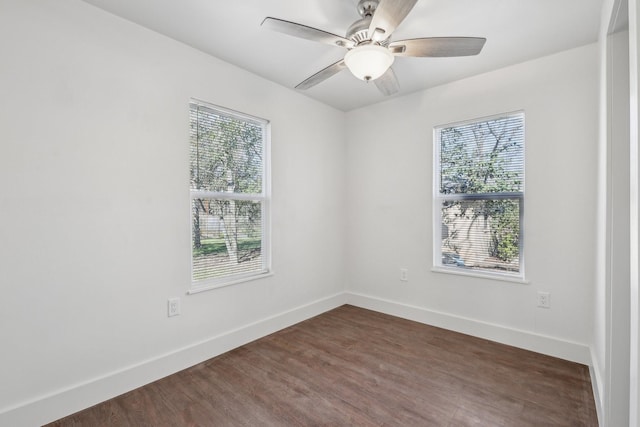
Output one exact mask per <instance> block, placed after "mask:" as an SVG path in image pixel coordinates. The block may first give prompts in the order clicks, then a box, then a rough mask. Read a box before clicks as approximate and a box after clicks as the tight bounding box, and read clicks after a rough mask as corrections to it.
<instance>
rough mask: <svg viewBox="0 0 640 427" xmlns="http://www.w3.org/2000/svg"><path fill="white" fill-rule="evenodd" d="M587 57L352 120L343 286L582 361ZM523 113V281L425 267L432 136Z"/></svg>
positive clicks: (587, 242) (526, 67)
mask: <svg viewBox="0 0 640 427" xmlns="http://www.w3.org/2000/svg"><path fill="white" fill-rule="evenodd" d="M597 53H598V51H597V46H596V45H589V46H585V47H581V48H577V49H573V50H570V51H566V52H563V53H559V54H556V55H553V56H549V57H544V58H541V59H537V60H534V61H530V62H526V63H522V64H519V65H515V66H511V67H508V68H504V69H501V70H498V71H494V72H490V73H487V74H483V75H479V76H476V77H472V78H469V79H465V80H461V81H457V82H454V83H451V84H447V85H444V86H440V87H436V88H433V89H430V90H427V91H424V92H419V93H415V94H413V95H410V96H406V97H402V98H398V99H393V100H390V101H388V102H385V103H381V104H377V105H374V106H371V107H367V108H363V109H360V110H356V111H352V112H350V113H348V114H347V135H348V137H347V141H348V152H347V155H348V158H347V164H348V166H349V169H348V177H347V182H348V183H349V188H348V192H347V200H348V213H349V220H348V230H349V231H348V238H347V242H348V243H347V258H348V259H349V265H348V268H347V287H348V290H349V291H350V292H352V293H354V294H356V295H361V296H362V297H363V299H364V300H365V301H369V303H370V304H371V305H372V306H376V305H377V306H380V307H395V308H396V309H395V312H399V313H402V312H403V309H402V307H404V308H406V310H405V312H406V313H409V312H412V313H422V318H423V319H427V321H429V322H432V323H433V322H436V323H439V324H440V326H444V327H448V328H451V329H458V330H462V331H463V332H467V333H472V334H474V335H485V336H488V337H491V338H492V339H497V340H501V341H503V342H508V343H511V344H514V345H519V346H521V347H525V348H532V349H534V350H537V351H542V352H546V353H551V354H556V355H558V356H561V357H565V358H568V359H573V360H578V361H581V362H583V363H588V362H589V354H588V350H587V349H588V345H589V342H590V339H591V313H592V311H591V310H592V299H591V298H592V291H593V288H594V285H593V283H594V277H593V276H594V274H593V269H592V265H593V262H594V259H595V242H596V240H595V237H596V234H595V231H596V229H595V218H596V216H595V213H596V192H595V191H594V189H595V186H596V175H595V170H596V155H597V117H598V116H597V111H598V108H597V106H598V91H597V88H598V79H597V76H598V55H597ZM521 109H522V110H524V111H525V115H526V118H525V120H526V143H525V145H526V148H525V149H526V189H525V192H526V193H525V219H524V220H525V228H524V233H525V236H524V250H525V263H526V279H527V280H528V281H529V284H517V283H507V282H500V281H494V280H487V279H480V278H470V277H463V276H457V275H448V274H442V273H435V272H431V271H430V269H431V266H432V241H433V239H432V210H431V206H432V182H433V171H432V163H433V159H432V144H433V142H432V130H433V127H434V126H436V125H441V124H447V123H451V122H456V121H461V120H466V119H472V118H477V117H483V116H488V115H493V114H497V113H502V112H509V111H515V110H521ZM400 267H406V268H408V269H409V281H408V282H406V283H402V282H400V281H399V268H400ZM538 291H547V292H550V293H551V308H550V309H542V308H537V307H536V294H537V292H538ZM391 311H393V310H391ZM415 317H416V318H419V317H420V315H419V314H416V315H415ZM541 337H542V338H549V339H550V341H548V342H547V344H549V343H550V342H552V343H553V345H552V346H550V347H548V348H546V347H544V345H546V344H544V341H545V340H544V339H542V340H539V339H540V338H541Z"/></svg>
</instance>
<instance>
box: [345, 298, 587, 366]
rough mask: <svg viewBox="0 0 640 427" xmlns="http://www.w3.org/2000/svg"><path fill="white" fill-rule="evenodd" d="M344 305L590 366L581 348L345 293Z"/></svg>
mask: <svg viewBox="0 0 640 427" xmlns="http://www.w3.org/2000/svg"><path fill="white" fill-rule="evenodd" d="M347 304H351V305H355V306H357V307H362V308H366V309H369V310H374V311H378V312H381V313H386V314H390V315H392V316H397V317H401V318H403V319H408V320H413V321H416V322H420V323H424V324H427V325H431V326H437V327H439V328H444V329H448V330H451V331H455V332H460V333H463V334H467V335H472V336H474V337H478V338H484V339H487V340H490V341H496V342H499V343H502V344H507V345H510V346H514V347H518V348H522V349H525V350H530V351H535V352H537V353H542V354H546V355H549V356H554V357H558V358H561V359H565V360H570V361H572V362H577V363H582V364H584V365H587V366H591V354H590V351H589V347H587V346H586V345H583V344H578V343H575V342H570V341H565V340H561V339H558V338H554V337H550V336H546V335H540V334H535V333H532V332H527V331H522V330H518V329H513V328H508V327H505V326H501V325H496V324H492V323H487V322H480V321H478V320H474V319H469V318H465V317H461V316H455V315H452V314H447V313H441V312H437V311H433V310H428V309H426V308H422V307H416V306H412V305H408V304H402V303H399V302H395V301H390V300H385V299H381V298H377V297H372V296H368V295H363V294H358V293H352V292H347Z"/></svg>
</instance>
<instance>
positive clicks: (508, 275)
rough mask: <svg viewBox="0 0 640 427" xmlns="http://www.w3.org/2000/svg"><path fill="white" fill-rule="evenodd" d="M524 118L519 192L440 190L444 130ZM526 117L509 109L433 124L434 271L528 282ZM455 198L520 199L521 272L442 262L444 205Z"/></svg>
mask: <svg viewBox="0 0 640 427" xmlns="http://www.w3.org/2000/svg"><path fill="white" fill-rule="evenodd" d="M518 116H519V117H521V118H522V126H523V129H522V133H523V138H524V141H523V148H522V149H523V156H524V157H523V164H522V191H519V192H494V193H469V194H465V193H462V194H461V193H455V194H445V193H441V192H440V189H441V173H440V172H441V171H440V160H441V159H440V154H441V148H442V146H441V140H440V134H441V132H440V131H441V130H443V129H448V128H452V127H458V126H466V125H470V124H475V123H483V122H489V121H494V120H498V119H504V118H510V117H518ZM526 139H527V138H526V117H525V112H524V110H517V111H511V112H506V113H499V114H494V115H491V116H485V117H478V118H472V119H468V120H463V121H459V122H452V123H447V124H443V125H437V126H434V128H433V162H432V165H433V189H432V191H433V197H432V208H433V221H432V223H433V263H432V268H431V271H433V272H437V273H446V274H454V275H461V276H469V277H477V278H485V279H492V280H499V281H506V282H515V283H528V281H527V280H526V279H525V256H524V254H525V247H524V241H525V227H524V224H525V215H524V212H525V210H524V205H525V194H526V192H525V189H526V188H525V187H526ZM455 200H518V206H519V209H518V210H519V212H518V213H519V236H518V267H519V271H518V272H507V271H498V270H496V271H491V270H487V269H471V268H468V269H465V268H461V267H458V266H450V265H446V264H443V263H442V206H443V203H444V202H446V201H455Z"/></svg>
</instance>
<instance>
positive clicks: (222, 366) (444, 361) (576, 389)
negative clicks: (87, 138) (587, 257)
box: [50, 305, 598, 427]
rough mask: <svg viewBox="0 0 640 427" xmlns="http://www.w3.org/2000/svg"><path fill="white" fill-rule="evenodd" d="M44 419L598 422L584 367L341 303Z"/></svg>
mask: <svg viewBox="0 0 640 427" xmlns="http://www.w3.org/2000/svg"><path fill="white" fill-rule="evenodd" d="M50 425H51V426H136V427H140V426H321V425H327V426H328V425H331V426H345V425H363V426H369V425H389V426H392V425H394V426H470V425H477V426H518V427H520V426H597V425H598V423H597V417H596V411H595V406H594V400H593V394H592V389H591V381H590V378H589V370H588V368H587V367H586V366H584V365H580V364H576V363H572V362H567V361H564V360H561V359H556V358H553V357H549V356H544V355H541V354H538V353H532V352H529V351H525V350H520V349H517V348H514V347H509V346H505V345H502V344H497V343H494V342H490V341H486V340H483V339H479V338H474V337H470V336H468V335H462V334H458V333H455V332H450V331H446V330H444V329H439V328H434V327H430V326H426V325H423V324H420V323H416V322H411V321H408V320H403V319H399V318H396V317H392V316H388V315H385V314H381V313H376V312H373V311H369V310H364V309H360V308H356V307H352V306H348V305H345V306H342V307H339V308H337V309H335V310H332V311H330V312H328V313H324V314H322V315H320V316H317V317H314V318H312V319H309V320H307V321H304V322H301V323H299V324H297V325H294V326H292V327H290V328H287V329H284V330H282V331H279V332H277V333H275V334H272V335H269V336H267V337H265V338H262V339H260V340H257V341H254V342H252V343H250V344H247V345H245V346H242V347H240V348H237V349H235V350H233V351H230V352H228V353H225V354H222V355H220V356H218V357H215V358H213V359H211V360H208V361H206V362H204V363H201V364H199V365H196V366H194V367H192V368H189V369H186V370H184V371H182V372H179V373H177V374H175V375H171V376H169V377H167V378H164V379H162V380H159V381H156V382H154V383H152V384H149V385H147V386H144V387H141V388H139V389H136V390H133V391H131V392H129V393H126V394H124V395H122V396H119V397H117V398H115V399H112V400H109V401H107V402H104V403H101V404H99V405H97V406H94V407H92V408H89V409H86V410H84V411H82V412H79V413H77V414H74V415H71V416H69V417H66V418H63V419H61V420H59V421H56V422H54V423H52V424H50Z"/></svg>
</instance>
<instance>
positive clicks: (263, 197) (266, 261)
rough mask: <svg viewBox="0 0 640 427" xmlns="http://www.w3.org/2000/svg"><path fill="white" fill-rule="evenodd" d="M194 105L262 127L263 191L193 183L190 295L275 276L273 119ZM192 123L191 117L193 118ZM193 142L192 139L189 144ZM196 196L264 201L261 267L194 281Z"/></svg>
mask: <svg viewBox="0 0 640 427" xmlns="http://www.w3.org/2000/svg"><path fill="white" fill-rule="evenodd" d="M192 105H196V106H198V107H203V108H206V109H209V110H212V111H214V112H215V113H216V114H219V115H221V116H226V117H230V118H233V119H236V120H242V121H245V122H249V123H252V124H254V125H258V126H260V127H261V128H262V135H263V137H262V191H261V192H260V193H229V192H221V191H209V190H194V189H192V188H191V184H189V231H190V239H189V242H190V244H189V246H190V256H189V260H190V268H189V272H190V288H189V291H188V292H187V293H188V294H195V293H199V292H203V291H208V290H211V289H217V288H222V287H225V286H231V285H235V284H238V283H244V282H247V281H251V280H256V279H261V278H264V277H268V276H272V275H273V272H272V269H271V157H270V156H271V122H270V121H269V120H267V119H263V118H260V117H257V116H252V115H249V114H246V113H242V112H239V111H235V110H232V109H229V108H225V107H221V106H219V105H215V104H212V103H209V102H206V101H201V100H198V99H195V98H191V99H190V100H189V103H188V106H189V108H191V106H192ZM189 125H191V119H190V118H189ZM189 141H191V135H189ZM189 144H191V142H190V143H189ZM194 199H211V200H237V201H253V202H260V205H261V221H260V222H261V231H262V233H261V242H260V255H261V259H262V265H261V269H260V270H255V271H250V272H245V273H236V274H230V275H226V276H221V277H217V278H209V279H203V280H194V264H193V226H194V224H193V200H194Z"/></svg>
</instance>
